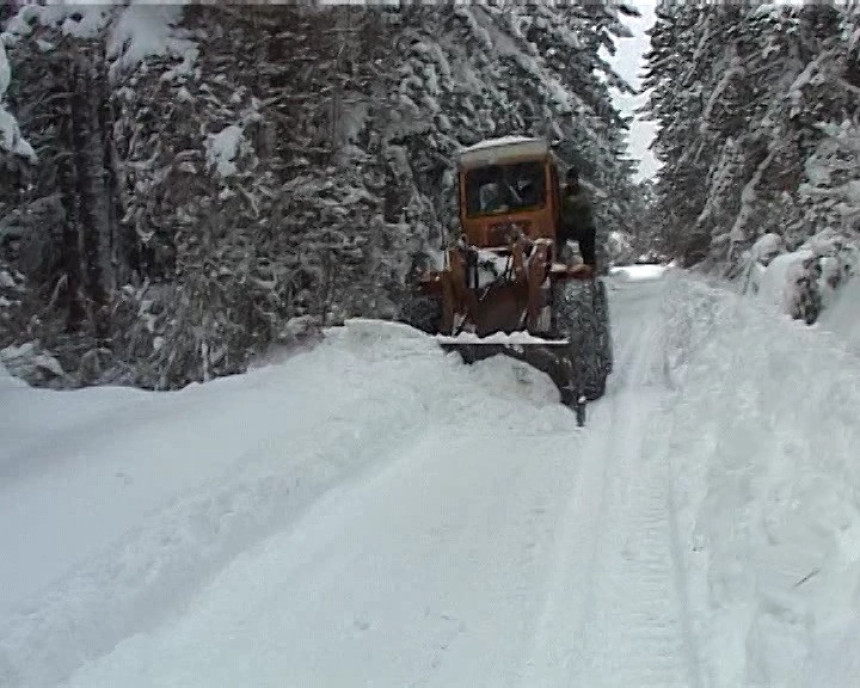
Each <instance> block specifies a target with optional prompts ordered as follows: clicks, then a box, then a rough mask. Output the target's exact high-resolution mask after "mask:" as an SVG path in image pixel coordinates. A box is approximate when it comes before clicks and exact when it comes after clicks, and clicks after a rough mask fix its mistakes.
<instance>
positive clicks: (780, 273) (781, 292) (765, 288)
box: [744, 231, 860, 325]
mask: <svg viewBox="0 0 860 688" xmlns="http://www.w3.org/2000/svg"><path fill="white" fill-rule="evenodd" d="M858 256H860V242H858V241H856V240H853V239H852V238H850V237H846V236H845V235H844V234H841V233H838V232H833V231H825V232H821V233H819V234H816V235H815V236H814V237H812V238H811V239H809V240H808V241H806V242H804V243H803V244H802V245H801V246H800V247H798V248H797V249H796V250H794V251H788V252H786V251H785V246H784V243H783V241H782V239H781V237H779V236H778V235H775V234H766V235H764V236H762V237H760V238H759V240H758V241H756V243H755V244H754V245H753V247H752V249H750V251H749V253H748V255H747V257H746V260H747V261H748V262H747V267H746V275H745V277H744V290H745V291H747V292H748V293H753V294H757V295H758V296H759V297H760V298H761V299H763V300H764V301H766V302H768V303H769V304H771V305H773V306H775V307H776V308H777V309H779V310H780V311H781V312H783V313H785V314H787V315H790V316H791V317H792V318H795V319H798V320H803V321H804V322H806V323H807V324H810V325H811V324H812V323H814V322H816V321H817V320H818V318H819V316H820V314H821V312H822V310H823V309H826V308H827V307H828V305H829V304H830V303H832V302H833V300H834V298H835V295H836V293H837V291H838V290H839V289H840V288H841V287H843V286H844V285H845V284H846V282H847V281H848V280H849V279H851V277H852V276H854V275H856V274H857V271H858V267H860V261H858Z"/></svg>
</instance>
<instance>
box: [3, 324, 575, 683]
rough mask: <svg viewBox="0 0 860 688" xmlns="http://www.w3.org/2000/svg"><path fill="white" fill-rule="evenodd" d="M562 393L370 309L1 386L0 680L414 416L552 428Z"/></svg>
mask: <svg viewBox="0 0 860 688" xmlns="http://www.w3.org/2000/svg"><path fill="white" fill-rule="evenodd" d="M557 399H558V396H557V392H556V391H555V388H554V387H553V386H552V384H551V383H550V382H549V380H548V378H545V377H544V376H542V375H541V374H539V373H535V372H534V371H532V370H531V369H529V368H527V367H526V366H524V365H523V364H518V363H515V362H513V361H496V360H492V361H486V362H484V363H482V364H481V365H476V366H473V367H470V368H466V367H465V366H464V365H463V364H462V363H460V361H459V358H458V357H457V356H456V354H450V355H446V354H445V353H444V352H442V351H441V350H440V348H439V347H438V346H437V345H436V343H435V342H434V341H433V340H432V339H431V338H429V337H426V336H424V335H422V334H420V333H418V332H416V331H415V330H412V329H410V328H408V327H405V326H399V325H396V324H386V323H379V322H368V321H353V322H351V323H349V324H348V325H347V326H346V327H345V328H339V329H336V330H334V331H332V332H331V333H330V335H329V337H328V339H327V340H326V341H325V342H324V343H323V344H322V345H320V346H319V347H317V348H316V349H315V350H314V351H312V352H310V353H305V354H300V355H298V356H296V357H294V358H291V359H289V360H288V361H286V362H285V363H283V364H281V365H278V366H272V367H269V368H264V369H260V370H256V371H253V372H251V373H248V374H247V375H243V376H238V377H234V378H223V379H220V380H216V381H214V382H212V383H209V384H206V385H195V386H192V387H190V388H187V389H185V390H183V391H181V392H174V393H144V392H139V391H135V390H128V389H116V388H114V389H111V388H103V389H86V390H81V391H75V392H54V391H48V390H37V389H31V388H27V387H19V386H17V385H8V386H7V385H5V384H2V383H0V408H2V409H3V411H2V413H0V437H2V438H3V444H2V447H0V475H2V482H0V552H3V558H4V561H5V562H7V565H4V566H2V567H0V685H2V686H4V687H5V686H9V687H12V686H28V687H29V686H47V685H55V684H56V683H57V682H58V681H59V680H61V679H63V678H65V677H67V676H68V675H69V673H70V672H71V671H73V670H74V669H75V668H76V667H78V666H79V665H80V663H81V662H85V661H87V660H93V659H95V658H96V657H98V656H100V655H102V654H104V653H106V652H108V651H110V649H111V648H112V647H113V646H114V645H115V644H116V643H117V642H119V641H120V640H121V639H122V638H125V637H127V636H129V635H133V634H134V633H136V632H138V631H140V630H142V629H144V628H147V627H150V626H153V625H157V624H158V623H159V622H160V621H162V620H163V619H165V618H167V617H170V616H171V615H173V614H174V613H175V610H176V609H177V608H179V607H181V606H182V605H183V604H184V602H185V601H186V600H187V599H188V597H189V596H190V595H191V594H193V592H194V591H195V590H196V589H197V588H198V587H199V586H201V585H203V584H204V582H205V581H206V580H207V579H209V578H210V577H211V576H212V575H213V574H214V573H215V572H217V571H218V570H219V569H220V568H221V567H223V566H224V565H225V564H226V563H227V562H228V561H230V560H231V559H232V558H233V557H235V556H236V554H237V553H238V552H240V551H242V550H244V549H247V548H249V547H252V546H253V545H254V543H255V542H259V541H261V540H263V539H264V538H265V537H267V536H268V535H269V534H271V533H272V532H273V531H276V530H279V529H282V528H284V527H286V525H287V524H288V523H289V522H290V521H291V520H293V519H294V518H295V517H296V516H297V514H299V513H301V512H302V510H304V509H305V508H307V506H308V505H309V504H310V503H312V502H314V501H316V500H318V499H319V498H320V496H321V495H322V494H324V493H326V492H328V491H330V490H332V489H335V488H336V486H337V485H339V484H340V483H343V482H344V481H348V480H351V479H354V478H355V477H356V476H357V475H359V474H360V473H362V472H363V471H367V470H375V469H376V467H378V466H380V465H385V463H386V457H388V458H391V457H392V455H396V452H397V451H398V447H399V444H400V442H401V441H403V440H404V439H405V438H407V437H411V436H416V435H420V433H422V432H423V431H424V427H425V425H426V424H431V423H433V424H436V425H440V424H441V425H444V424H445V423H448V422H453V421H455V420H456V421H457V422H458V423H463V424H469V423H470V422H472V423H473V424H474V425H475V427H476V428H480V427H481V425H482V422H481V421H482V419H484V422H483V425H484V427H486V424H487V423H486V419H489V418H492V419H493V423H494V424H500V425H501V426H513V427H522V428H524V429H525V432H527V433H534V432H541V433H546V434H547V435H548V436H550V437H552V436H553V434H555V433H559V432H566V431H567V430H568V429H569V427H570V424H571V423H572V420H571V415H570V412H569V411H567V410H566V409H564V408H562V407H560V406H559V405H558V403H557ZM9 562H11V565H9Z"/></svg>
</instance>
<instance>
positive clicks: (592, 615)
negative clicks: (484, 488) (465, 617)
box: [522, 300, 698, 686]
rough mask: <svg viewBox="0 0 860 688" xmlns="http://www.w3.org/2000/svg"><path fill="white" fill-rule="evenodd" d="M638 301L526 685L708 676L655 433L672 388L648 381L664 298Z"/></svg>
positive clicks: (574, 500) (682, 681) (622, 337)
mask: <svg viewBox="0 0 860 688" xmlns="http://www.w3.org/2000/svg"><path fill="white" fill-rule="evenodd" d="M629 305H631V306H632V304H629ZM636 306H637V315H636V316H634V317H630V316H631V315H632V314H631V313H630V312H628V313H625V314H624V315H626V316H627V317H625V318H623V319H621V322H620V323H619V324H621V323H623V328H619V330H618V332H617V334H616V340H617V341H620V342H621V343H622V344H623V348H622V349H621V350H620V351H619V354H618V366H617V369H616V375H615V376H614V377H615V382H614V384H613V385H612V387H611V388H610V390H611V391H610V395H609V396H608V397H607V398H606V399H605V401H602V402H601V403H599V404H596V405H595V413H594V414H593V415H594V417H593V418H592V420H591V422H590V428H589V433H590V434H591V438H590V441H588V442H586V444H585V446H584V447H583V456H582V465H581V469H580V473H579V476H578V482H577V484H576V487H575V489H574V490H573V492H572V493H571V496H570V502H569V506H568V509H567V515H566V517H565V519H564V522H563V523H564V526H563V530H562V531H561V532H560V533H559V536H558V540H557V546H556V547H557V552H556V556H555V560H554V562H553V565H552V572H551V576H550V581H549V585H548V587H547V594H546V600H545V604H544V609H543V613H542V615H541V618H540V621H539V623H538V628H537V632H536V634H535V637H534V639H533V645H532V652H531V655H530V658H529V660H528V662H527V664H526V666H525V668H524V671H523V677H522V685H523V686H527V685H583V686H632V685H636V686H687V685H698V670H697V668H696V662H695V653H694V651H693V650H692V639H691V638H690V637H689V623H688V622H687V618H686V604H685V600H684V596H683V595H684V586H683V575H682V574H683V572H682V571H681V570H680V569H679V567H678V562H677V560H676V559H677V556H676V555H677V552H678V548H677V543H676V542H675V540H676V533H675V530H674V528H673V527H672V519H673V512H672V500H671V495H670V492H669V490H670V480H669V472H668V471H669V467H668V464H667V462H666V459H665V453H664V452H659V451H652V445H653V443H654V442H653V440H654V436H653V435H651V434H649V431H650V430H651V429H652V427H653V424H654V422H655V420H659V413H660V404H661V401H662V399H663V398H664V394H665V392H664V391H663V390H662V389H660V388H659V387H653V386H652V387H649V386H647V385H648V383H650V382H653V381H655V379H659V371H660V368H661V365H660V361H661V356H662V354H661V350H660V337H659V329H658V327H657V323H658V320H657V316H658V312H657V307H658V303H657V301H656V300H655V301H654V302H652V304H651V305H650V306H649V308H646V309H641V308H640V307H641V301H637V303H636ZM622 310H623V309H622ZM629 310H630V309H628V311H629ZM616 317H617V314H616ZM655 373H656V374H657V377H656V378H655ZM653 448H654V449H657V448H656V447H653Z"/></svg>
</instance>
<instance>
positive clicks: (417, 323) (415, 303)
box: [398, 289, 442, 334]
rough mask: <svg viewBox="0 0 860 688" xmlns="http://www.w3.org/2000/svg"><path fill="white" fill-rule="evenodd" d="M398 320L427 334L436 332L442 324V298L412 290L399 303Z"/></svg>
mask: <svg viewBox="0 0 860 688" xmlns="http://www.w3.org/2000/svg"><path fill="white" fill-rule="evenodd" d="M398 320H400V321H401V322H405V323H406V324H407V325H411V326H412V327H414V328H415V329H416V330H421V331H422V332H426V333H427V334H438V333H439V328H440V326H441V324H442V300H441V299H440V298H437V297H433V296H427V295H425V294H421V293H420V292H419V291H418V290H417V289H415V290H412V291H411V292H410V293H409V294H408V295H407V297H406V298H405V299H404V302H403V303H402V304H401V308H400V317H399V318H398Z"/></svg>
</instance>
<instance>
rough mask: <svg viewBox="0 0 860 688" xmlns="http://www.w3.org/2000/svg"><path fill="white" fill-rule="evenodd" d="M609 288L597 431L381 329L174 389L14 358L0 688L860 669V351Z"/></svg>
mask: <svg viewBox="0 0 860 688" xmlns="http://www.w3.org/2000/svg"><path fill="white" fill-rule="evenodd" d="M611 280H612V288H611V289H610V293H611V309H612V315H613V321H614V334H615V340H616V341H615V349H616V367H615V372H614V373H613V376H612V377H611V378H610V386H609V391H608V393H607V396H606V397H605V398H604V399H602V400H601V401H599V402H596V403H595V404H592V405H591V406H590V408H589V422H588V425H587V427H586V428H584V429H577V427H576V423H575V419H574V418H573V416H572V414H571V413H570V412H569V411H568V410H566V409H564V408H562V407H560V406H559V405H558V404H557V393H556V391H555V390H554V388H553V386H552V384H551V383H550V382H549V380H548V379H547V378H546V377H544V376H543V375H541V374H539V373H536V372H535V371H533V370H531V369H529V368H527V367H526V366H524V365H523V364H520V363H518V362H516V361H513V360H510V359H491V360H487V361H483V362H481V363H478V364H475V365H473V366H464V365H463V364H462V363H461V362H460V361H459V360H458V358H457V356H456V354H445V353H444V352H442V351H441V350H440V348H439V347H438V346H437V344H436V343H435V342H434V340H433V339H432V338H431V337H427V336H424V335H422V334H419V333H417V332H415V331H414V330H410V329H409V328H406V327H402V326H398V325H393V324H383V323H378V322H370V321H353V322H350V323H349V324H348V325H347V326H346V327H344V328H340V329H337V330H335V331H333V332H332V333H331V334H330V336H329V337H328V338H327V339H326V341H325V342H324V343H323V344H321V345H320V346H318V347H317V348H316V349H314V350H313V351H309V352H305V353H301V354H298V355H296V356H294V357H292V358H289V359H288V360H286V361H285V362H283V363H280V364H278V365H272V366H268V367H264V368H259V369H257V370H254V371H253V372H251V373H249V374H247V375H243V376H238V377H235V378H228V379H221V380H217V381H215V382H212V383H209V384H206V385H199V386H194V387H192V388H189V389H186V390H184V391H182V392H178V393H169V394H165V393H160V394H151V393H144V392H137V391H130V390H124V389H91V390H84V391H76V392H67V393H60V392H53V391H50V392H49V391H43V390H33V389H30V388H27V387H24V386H22V385H20V384H16V382H15V381H14V380H12V379H11V378H8V377H4V376H3V375H2V372H3V371H2V370H0V409H2V412H0V438H2V445H0V553H2V565H0V685H2V686H10V687H14V686H28V687H29V686H49V685H51V686H52V685H66V686H87V687H96V686H129V687H132V686H168V685H176V686H238V685H247V686H275V685H277V686H307V685H319V686H355V685H379V686H389V685H422V686H482V685H485V686H557V685H581V686H634V685H635V686H648V685H653V686H687V685H690V686H698V685H702V686H721V687H722V686H726V687H728V686H733V687H734V686H740V685H773V686H795V685H797V686H821V685H827V686H852V685H856V683H855V678H856V676H858V675H860V666H858V659H857V657H858V656H860V655H858V653H857V652H855V651H854V649H855V648H856V647H857V643H858V642H860V610H858V602H860V600H859V599H858V593H860V589H858V583H860V568H858V566H860V512H858V508H860V497H858V494H860V464H857V462H856V461H855V457H856V454H857V452H856V447H857V446H860V420H858V410H860V358H858V357H857V355H856V353H854V352H852V350H851V348H850V346H848V345H846V343H845V341H844V340H843V339H841V338H840V337H839V336H837V335H835V334H831V333H828V332H827V331H826V329H825V327H824V326H822V327H817V328H814V329H808V328H804V327H803V326H802V325H799V324H797V323H794V322H791V321H790V320H787V319H784V318H781V317H779V316H778V315H775V314H774V313H772V312H771V311H769V310H766V309H764V307H763V305H762V304H761V303H758V302H756V301H755V300H752V299H745V298H742V297H739V296H736V295H733V294H731V293H728V292H727V291H720V290H717V289H714V288H712V287H709V286H706V285H704V284H702V283H701V282H698V281H696V280H694V279H692V278H690V277H688V276H685V275H683V274H676V273H674V272H670V273H668V274H667V275H662V274H661V273H660V271H659V270H657V269H654V268H650V267H647V266H645V267H640V268H629V269H625V270H623V271H618V272H616V274H614V275H613V276H612V278H611ZM854 312H855V313H856V309H855V311H854ZM851 316H852V313H851V312H850V309H849V311H848V312H847V315H846V316H845V320H850V319H851ZM854 317H855V318H856V315H855V316H854ZM856 323H857V321H856V320H855V321H854V324H855V326H856ZM840 324H845V323H844V321H840Z"/></svg>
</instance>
